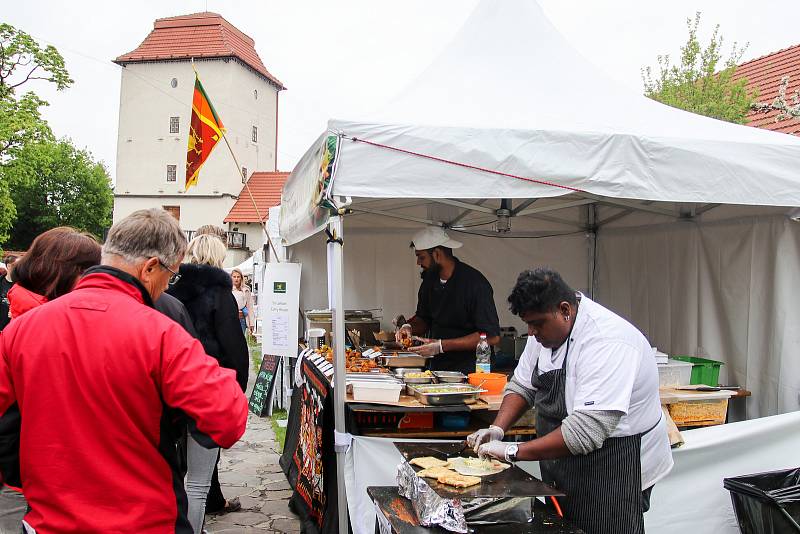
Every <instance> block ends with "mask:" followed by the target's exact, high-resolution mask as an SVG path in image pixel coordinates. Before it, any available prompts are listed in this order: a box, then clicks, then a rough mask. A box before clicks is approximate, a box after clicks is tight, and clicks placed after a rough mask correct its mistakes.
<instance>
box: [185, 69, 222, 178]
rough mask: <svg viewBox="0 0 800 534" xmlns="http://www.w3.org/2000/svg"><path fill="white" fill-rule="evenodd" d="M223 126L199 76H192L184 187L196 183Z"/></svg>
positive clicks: (220, 134)
mask: <svg viewBox="0 0 800 534" xmlns="http://www.w3.org/2000/svg"><path fill="white" fill-rule="evenodd" d="M224 131H225V127H224V126H222V121H221V120H220V119H219V115H217V112H216V111H214V106H212V105H211V101H210V100H209V99H208V95H206V92H205V90H204V89H203V84H201V83H200V78H198V77H197V74H195V77H194V96H193V97H192V122H191V124H190V125H189V150H188V151H187V152H186V189H187V190H188V189H189V188H190V187H192V186H193V185H197V179H198V177H199V175H200V167H202V166H203V163H205V161H206V159H207V158H208V156H210V155H211V151H212V150H214V147H215V146H216V145H217V143H218V142H219V140H220V139H222V134H223V132H224Z"/></svg>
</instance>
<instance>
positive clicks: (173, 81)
mask: <svg viewBox="0 0 800 534" xmlns="http://www.w3.org/2000/svg"><path fill="white" fill-rule="evenodd" d="M169 84H170V85H171V86H172V88H173V89H175V88H176V87H178V78H172V79H171V80H170V81H169Z"/></svg>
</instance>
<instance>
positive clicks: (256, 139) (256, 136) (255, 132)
mask: <svg viewBox="0 0 800 534" xmlns="http://www.w3.org/2000/svg"><path fill="white" fill-rule="evenodd" d="M253 142H254V143H258V126H253Z"/></svg>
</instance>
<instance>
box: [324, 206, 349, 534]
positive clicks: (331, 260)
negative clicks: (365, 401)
mask: <svg viewBox="0 0 800 534" xmlns="http://www.w3.org/2000/svg"><path fill="white" fill-rule="evenodd" d="M328 231H329V232H330V234H331V236H330V237H331V238H329V240H328V306H329V307H330V309H331V314H332V317H331V319H332V327H333V332H332V334H333V336H332V337H333V339H334V343H333V356H334V374H333V380H334V385H333V414H334V422H335V428H336V433H337V434H344V433H345V431H346V430H345V422H344V399H345V394H346V389H345V387H346V386H345V373H346V367H345V347H344V343H345V339H347V338H346V336H345V331H344V298H343V293H344V272H343V267H344V255H343V250H342V247H343V245H342V242H341V241H340V240H341V238H342V234H343V224H342V217H341V216H340V215H334V216H333V217H331V218H330V221H329V222H328ZM334 448H335V450H336V485H337V491H338V499H337V500H338V505H339V506H338V508H339V532H340V533H341V534H347V532H348V520H347V493H346V490H345V484H344V476H345V473H344V463H345V454H346V453H347V446H342V445H340V444H338V443H335V445H334Z"/></svg>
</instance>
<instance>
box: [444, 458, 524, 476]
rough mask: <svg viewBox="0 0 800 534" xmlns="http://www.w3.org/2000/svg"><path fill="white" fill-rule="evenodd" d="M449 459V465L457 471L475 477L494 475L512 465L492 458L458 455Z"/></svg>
mask: <svg viewBox="0 0 800 534" xmlns="http://www.w3.org/2000/svg"><path fill="white" fill-rule="evenodd" d="M449 461H450V466H449V467H450V468H451V469H455V471H456V472H457V473H459V474H461V475H466V476H474V477H485V476H489V475H494V474H495V473H499V472H501V471H503V470H504V469H508V468H509V467H510V466H509V465H508V464H506V463H503V462H501V461H499V460H495V459H490V458H487V459H485V460H479V459H478V458H465V457H463V456H457V457H455V458H450V459H449Z"/></svg>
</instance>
